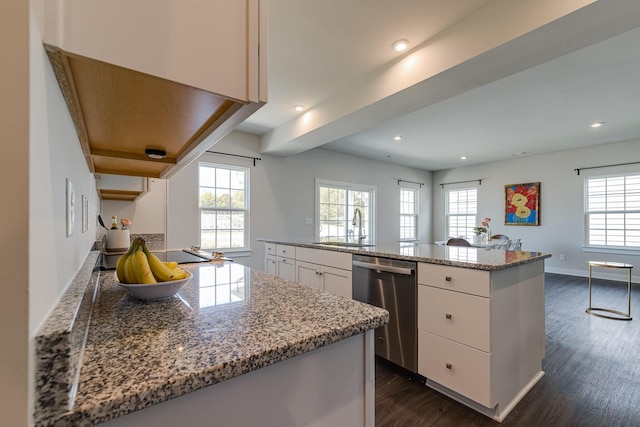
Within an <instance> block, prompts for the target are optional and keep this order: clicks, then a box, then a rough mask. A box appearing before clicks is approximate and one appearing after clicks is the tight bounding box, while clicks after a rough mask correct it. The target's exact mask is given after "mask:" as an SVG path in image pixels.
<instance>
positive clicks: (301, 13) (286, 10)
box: [239, 0, 640, 170]
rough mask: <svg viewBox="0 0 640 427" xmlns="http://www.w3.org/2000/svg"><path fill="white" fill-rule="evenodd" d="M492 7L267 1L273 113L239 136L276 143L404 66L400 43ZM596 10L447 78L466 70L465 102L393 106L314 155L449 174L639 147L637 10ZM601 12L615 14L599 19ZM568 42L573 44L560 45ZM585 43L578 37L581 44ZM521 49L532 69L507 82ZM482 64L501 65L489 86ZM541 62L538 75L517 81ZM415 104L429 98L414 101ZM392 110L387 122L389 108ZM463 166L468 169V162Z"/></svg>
mask: <svg viewBox="0 0 640 427" xmlns="http://www.w3.org/2000/svg"><path fill="white" fill-rule="evenodd" d="M491 3H494V4H493V5H491ZM495 3H496V2H494V1H493V0H455V1H452V0H421V1H417V0H393V1H392V0H323V1H312V0H269V101H268V103H267V105H266V106H264V107H263V108H262V109H260V110H259V111H258V112H256V113H255V114H254V115H253V116H252V117H250V118H249V119H248V120H247V121H246V122H245V123H244V124H243V125H241V126H240V128H239V130H242V131H245V132H250V133H255V134H258V135H263V138H264V137H265V136H266V135H270V134H271V135H273V134H274V131H277V130H278V129H279V128H283V127H286V126H288V125H291V122H292V121H295V120H297V116H298V115H299V114H300V113H296V112H295V111H293V108H292V107H293V105H295V104H302V105H304V106H305V107H307V108H313V107H314V106H317V105H321V104H323V103H327V102H328V101H330V100H331V99H332V98H336V97H339V96H340V94H341V92H345V91H346V90H348V88H349V87H350V86H353V85H357V84H359V82H360V81H363V80H364V79H363V76H367V75H368V74H370V73H372V72H374V71H375V70H379V69H380V68H381V67H385V66H387V65H388V64H389V63H393V62H394V61H397V60H398V56H399V54H398V53H396V52H394V51H393V50H392V49H391V44H392V43H393V41H395V40H397V39H401V38H404V39H408V40H409V41H410V42H411V45H412V46H417V45H420V44H423V43H424V42H426V41H428V40H430V39H432V38H434V37H436V36H438V34H440V33H442V32H443V31H444V30H446V29H447V28H449V27H451V26H452V25H454V24H456V23H458V22H460V21H462V20H464V19H465V18H467V17H468V16H470V15H473V14H478V13H479V12H482V9H483V8H485V7H488V6H495ZM596 3H598V4H597V5H595V6H588V8H590V9H588V8H584V9H583V10H582V11H581V14H580V18H579V19H578V18H572V19H568V20H566V24H565V23H563V25H565V27H566V28H563V27H562V25H559V24H558V25H555V26H553V25H550V26H546V27H543V28H541V29H538V30H536V31H533V32H531V36H529V35H525V36H522V37H520V38H519V39H518V40H516V41H514V42H513V43H512V44H511V45H510V46H505V47H500V48H497V49H494V50H493V51H492V52H489V53H487V55H485V57H484V58H481V57H480V56H478V58H477V59H478V61H476V62H474V61H473V60H471V61H467V63H466V64H463V66H461V67H458V68H459V69H458V70H453V69H452V70H451V72H448V71H445V72H444V73H442V74H443V75H446V74H447V73H449V74H450V75H454V73H458V74H460V73H461V71H460V70H462V69H464V72H465V76H466V79H468V80H474V79H475V83H474V84H473V85H467V86H469V90H467V89H464V90H463V89H460V90H458V91H456V90H453V91H450V93H451V94H452V95H451V96H447V97H446V98H445V99H442V100H438V101H437V102H432V103H430V104H429V105H425V106H420V108H417V107H415V108H408V107H406V104H405V105H403V104H402V102H403V100H406V99H407V98H406V97H405V98H402V97H400V98H399V99H397V100H396V101H394V102H396V103H397V105H393V104H391V110H392V111H393V110H394V109H395V110H397V114H393V113H392V114H386V115H385V118H386V120H385V121H383V122H380V123H376V124H375V125H373V126H369V125H367V127H366V128H364V129H361V130H359V131H357V132H355V133H352V134H349V135H346V136H341V137H339V138H338V139H337V140H336V139H335V138H333V137H331V136H330V135H331V132H327V133H326V135H328V136H327V138H326V140H323V141H322V143H321V144H316V146H318V145H321V146H322V147H323V148H326V149H330V150H335V151H339V152H344V153H350V154H355V155H358V156H362V157H367V158H372V159H378V160H383V161H389V162H394V163H398V164H403V165H406V166H411V167H417V168H421V169H426V170H441V169H448V168H453V167H460V166H466V165H471V164H479V163H486V162H490V161H496V160H504V159H508V158H511V157H513V156H522V155H535V154H542V153H550V152H555V151H561V150H567V149H574V148H579V147H585V146H590V145H600V144H605V143H611V142H618V141H626V140H634V139H639V140H640V28H638V29H634V28H635V27H637V26H640V19H634V20H631V19H629V16H630V15H633V16H636V17H637V16H640V15H639V13H640V7H639V4H640V2H637V1H636V0H600V1H598V2H596ZM596 6H597V7H599V9H598V8H597V7H596ZM603 7H606V10H607V11H609V10H611V8H614V9H613V10H615V11H616V12H615V13H611V14H608V12H607V14H603V13H602V10H604V9H602V8H603ZM622 8H626V9H622ZM587 9H588V11H587V12H585V10H587ZM574 15H577V14H574ZM605 15H606V16H605ZM633 21H638V22H637V23H635V22H633ZM569 26H571V28H569ZM578 26H580V27H581V28H579V31H578V29H576V28H575V27H578ZM590 26H591V27H593V28H590ZM547 27H548V28H547ZM545 32H546V34H547V37H548V38H551V37H553V39H551V40H552V41H553V43H551V45H553V44H555V45H556V46H553V49H555V50H557V51H558V52H562V54H561V56H558V55H559V54H557V53H552V52H551V50H552V49H551V48H548V49H547V50H545V51H543V50H542V48H539V46H541V44H536V40H540V39H541V38H544V34H545ZM565 33H566V34H567V37H566V39H565V38H563V37H562V35H563V34H565ZM578 33H579V34H580V37H578V36H576V35H575V34H578ZM569 34H572V35H571V36H569ZM547 44H549V43H548V42H547ZM523 46H525V47H527V48H528V49H529V50H531V51H532V52H533V53H530V54H528V55H529V56H530V57H535V58H533V59H528V60H527V61H520V64H518V65H514V66H511V69H509V70H507V67H504V70H502V69H499V68H496V67H499V66H500V63H501V60H497V59H496V58H500V55H502V56H503V57H504V56H506V55H510V58H514V57H515V56H517V53H516V54H514V52H518V51H522V50H523V49H522V47H523ZM538 48H539V49H540V51H539V52H536V51H535V49H538ZM501 49H502V50H501ZM554 57H555V58H554ZM481 60H484V62H485V63H489V62H491V63H493V64H494V65H493V68H491V67H488V68H487V69H490V68H491V69H492V70H494V72H493V74H494V75H495V77H494V78H493V81H491V80H492V79H491V78H486V76H481V75H480V73H481V72H478V75H474V74H473V73H474V70H481V68H482V67H480V66H479V64H480V62H479V61H481ZM536 61H537V62H538V64H537V65H536V64H534V65H533V66H531V67H530V68H526V69H523V70H519V69H518V67H520V68H525V67H527V66H528V64H530V63H535V62H536ZM513 62H514V63H516V62H518V61H516V60H515V59H513ZM505 63H506V62H505ZM525 64H527V65H525ZM496 70H498V71H497V72H496ZM484 71H485V69H482V72H484ZM503 74H504V77H502V75H503ZM439 77H442V76H439ZM456 78H459V75H456ZM496 79H497V80H496ZM417 90H418V89H416V91H417ZM422 90H424V88H423V89H422ZM456 92H460V93H456ZM412 96H413V97H414V98H419V97H420V96H422V94H421V93H418V92H414V93H413V95H412ZM419 104H420V103H416V105H417V106H418V105H419ZM405 107H406V108H405ZM369 108H375V106H371V107H369ZM385 108H386V109H387V110H389V104H386V106H385ZM408 109H409V110H412V111H407V110H408ZM358 117H359V116H350V117H347V116H344V117H338V118H336V119H335V120H334V123H336V126H342V127H343V126H344V125H345V123H344V121H345V120H358ZM595 121H601V122H605V124H604V126H602V127H601V128H598V129H592V128H591V127H590V126H589V125H590V124H591V123H592V122H595ZM338 123H339V124H338ZM357 127H358V126H354V127H353V128H357ZM395 135H402V140H401V141H399V142H397V141H394V140H393V136H395ZM463 155H464V156H468V159H467V160H465V161H462V160H460V157H461V156H463ZM635 160H638V159H635Z"/></svg>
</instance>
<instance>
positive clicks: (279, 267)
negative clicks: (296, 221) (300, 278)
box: [264, 243, 296, 281]
mask: <svg viewBox="0 0 640 427" xmlns="http://www.w3.org/2000/svg"><path fill="white" fill-rule="evenodd" d="M264 270H265V271H266V272H267V273H269V274H273V275H274V276H278V277H282V278H283V279H287V280H291V281H295V280H296V248H295V246H289V245H276V244H275V243H265V257H264Z"/></svg>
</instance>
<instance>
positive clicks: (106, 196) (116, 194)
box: [98, 188, 144, 202]
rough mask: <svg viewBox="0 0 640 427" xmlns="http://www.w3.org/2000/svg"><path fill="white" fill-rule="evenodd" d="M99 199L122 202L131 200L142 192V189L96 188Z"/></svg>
mask: <svg viewBox="0 0 640 427" xmlns="http://www.w3.org/2000/svg"><path fill="white" fill-rule="evenodd" d="M98 193H99V194H100V199H102V200H118V201H123V202H133V201H134V200H136V199H137V198H138V197H140V196H141V195H142V194H144V192H143V191H128V190H105V189H102V188H101V189H98Z"/></svg>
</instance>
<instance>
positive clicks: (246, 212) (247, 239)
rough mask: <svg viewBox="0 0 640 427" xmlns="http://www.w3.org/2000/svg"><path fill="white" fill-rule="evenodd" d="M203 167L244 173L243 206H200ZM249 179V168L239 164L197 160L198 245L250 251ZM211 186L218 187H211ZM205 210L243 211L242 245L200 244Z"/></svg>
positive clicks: (221, 249) (226, 249) (233, 250)
mask: <svg viewBox="0 0 640 427" xmlns="http://www.w3.org/2000/svg"><path fill="white" fill-rule="evenodd" d="M203 167H207V168H217V169H226V170H232V171H233V170H236V171H242V172H244V174H245V182H244V208H217V207H214V208H203V207H202V206H200V189H201V188H202V187H203V186H202V185H201V182H200V169H201V168H203ZM250 181H251V175H250V170H249V168H245V167H240V166H231V165H225V164H221V163H212V162H198V221H199V225H198V230H199V231H198V238H199V240H200V246H201V247H202V249H209V250H219V251H225V252H247V251H250V250H251V248H250V242H251V239H250V234H249V224H250V223H251V221H250V219H251V217H250V212H251V211H250V208H249V200H250ZM213 188H218V187H213ZM205 211H209V212H210V211H216V212H229V213H233V212H243V213H244V229H243V230H244V243H243V245H242V247H229V248H225V247H216V248H205V247H203V246H202V231H203V229H202V214H203V212H205Z"/></svg>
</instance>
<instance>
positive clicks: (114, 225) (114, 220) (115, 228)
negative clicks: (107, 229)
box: [111, 215, 118, 230]
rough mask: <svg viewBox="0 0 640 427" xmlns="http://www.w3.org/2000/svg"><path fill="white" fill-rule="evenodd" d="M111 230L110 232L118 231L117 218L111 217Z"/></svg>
mask: <svg viewBox="0 0 640 427" xmlns="http://www.w3.org/2000/svg"><path fill="white" fill-rule="evenodd" d="M111 229H112V230H117V229H118V217H117V216H116V215H113V216H112V217H111Z"/></svg>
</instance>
